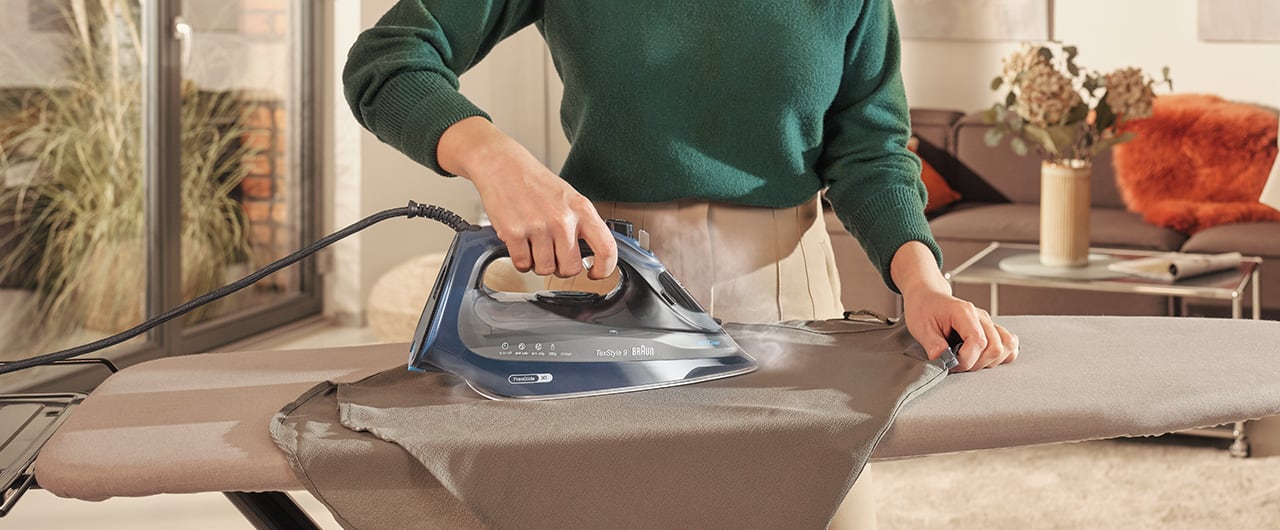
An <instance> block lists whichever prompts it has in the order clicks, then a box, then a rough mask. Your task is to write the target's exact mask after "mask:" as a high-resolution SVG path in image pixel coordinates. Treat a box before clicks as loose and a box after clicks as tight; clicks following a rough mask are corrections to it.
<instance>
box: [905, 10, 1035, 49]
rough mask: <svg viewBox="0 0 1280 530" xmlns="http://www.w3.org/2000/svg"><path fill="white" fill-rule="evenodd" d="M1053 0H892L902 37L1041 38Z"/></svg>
mask: <svg viewBox="0 0 1280 530" xmlns="http://www.w3.org/2000/svg"><path fill="white" fill-rule="evenodd" d="M1051 4H1052V0H893V7H894V11H895V12H896V13H897V15H898V29H899V31H900V32H901V34H902V38H903V39H921V40H968V41H1043V40H1049V39H1050V38H1051V37H1052V35H1051V33H1052V31H1051V25H1052V21H1051V18H1050V16H1051Z"/></svg>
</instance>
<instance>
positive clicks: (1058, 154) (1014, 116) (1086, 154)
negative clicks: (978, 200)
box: [983, 43, 1173, 165]
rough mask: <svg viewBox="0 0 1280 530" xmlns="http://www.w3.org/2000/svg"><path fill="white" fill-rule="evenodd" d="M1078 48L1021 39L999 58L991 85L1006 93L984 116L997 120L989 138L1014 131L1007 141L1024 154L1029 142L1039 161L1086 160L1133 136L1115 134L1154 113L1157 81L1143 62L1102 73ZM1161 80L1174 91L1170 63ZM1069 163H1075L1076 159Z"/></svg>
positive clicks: (999, 138) (991, 121) (997, 140)
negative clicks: (1079, 59)
mask: <svg viewBox="0 0 1280 530" xmlns="http://www.w3.org/2000/svg"><path fill="white" fill-rule="evenodd" d="M1076 54H1077V49H1076V47H1075V46H1066V45H1061V44H1057V43H1044V44H1032V43H1023V44H1022V46H1021V47H1020V48H1019V49H1018V50H1017V51H1015V52H1014V53H1013V54H1012V55H1010V56H1008V57H1006V58H1005V59H1004V60H1003V64H1002V66H1003V68H1002V72H1001V74H1000V75H999V76H997V77H996V78H995V79H993V80H992V81H991V89H992V90H995V91H1003V93H1004V98H1003V99H1002V100H1001V101H999V102H997V103H996V104H995V105H993V106H992V107H991V108H990V109H988V110H987V111H986V112H985V113H984V115H983V118H984V119H985V121H986V122H987V123H988V124H991V125H995V127H993V128H992V129H991V130H990V131H988V132H987V135H986V138H985V139H986V142H987V145H990V146H993V147H994V146H996V145H998V144H999V143H1000V142H1001V141H1002V140H1003V139H1004V137H1005V136H1012V139H1011V140H1010V147H1012V148H1013V150H1014V151H1015V152H1017V153H1018V154H1019V155H1026V154H1027V153H1028V152H1029V151H1030V148H1029V146H1028V144H1031V145H1034V146H1035V148H1036V150H1037V151H1038V153H1039V155H1040V157H1041V158H1042V159H1044V160H1050V161H1056V162H1065V161H1078V162H1076V164H1082V163H1084V164H1087V163H1089V162H1090V161H1091V160H1092V159H1093V157H1094V156H1096V155H1097V154H1098V153H1100V152H1102V151H1103V150H1105V149H1107V148H1109V147H1111V146H1113V145H1116V144H1118V143H1122V142H1125V141H1127V140H1129V139H1130V138H1132V135H1131V134H1128V133H1119V132H1118V131H1117V128H1118V126H1119V125H1120V124H1121V123H1123V122H1124V121H1127V120H1134V119H1140V118H1145V117H1147V116H1150V115H1151V105H1152V100H1153V99H1155V91H1154V89H1153V87H1154V86H1155V84H1156V83H1157V81H1156V80H1154V79H1152V78H1150V77H1148V76H1147V75H1146V74H1144V73H1143V71H1142V70H1141V69H1140V68H1133V67H1129V68H1120V69H1117V70H1115V71H1112V72H1110V73H1107V74H1103V73H1100V72H1096V71H1090V70H1086V69H1083V68H1081V67H1080V66H1078V65H1077V64H1076V62H1075V58H1076ZM1162 73H1163V79H1162V80H1161V81H1159V83H1162V84H1167V85H1168V87H1169V88H1170V89H1171V90H1172V88H1173V81H1172V80H1171V79H1170V78H1169V68H1168V67H1165V68H1164V69H1163V71H1162ZM1073 165H1074V164H1073Z"/></svg>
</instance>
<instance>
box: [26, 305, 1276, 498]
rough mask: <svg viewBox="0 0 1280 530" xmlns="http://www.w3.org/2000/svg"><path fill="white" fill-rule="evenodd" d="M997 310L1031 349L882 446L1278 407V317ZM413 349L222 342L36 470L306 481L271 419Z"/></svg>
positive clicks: (893, 432)
mask: <svg viewBox="0 0 1280 530" xmlns="http://www.w3.org/2000/svg"><path fill="white" fill-rule="evenodd" d="M997 321H998V322H1000V323H1001V324H1003V325H1005V326H1007V327H1008V328H1009V329H1012V330H1015V331H1016V332H1017V333H1019V335H1020V337H1021V338H1022V351H1023V354H1022V356H1021V357H1020V358H1019V359H1018V361H1017V362H1016V363H1013V364H1011V365H1008V366H1004V367H1000V368H999V369H994V370H986V371H983V372H979V373H971V374H954V375H950V376H948V377H947V378H946V379H945V380H943V381H942V382H941V383H939V384H938V385H937V386H936V387H934V388H933V389H932V390H930V391H929V392H927V393H925V394H924V395H923V396H921V397H919V398H917V399H915V400H914V401H913V402H911V403H910V404H908V405H907V406H906V407H905V408H904V409H903V410H902V411H901V412H900V414H899V415H898V417H897V419H896V421H895V423H894V424H893V427H892V428H891V429H890V431H889V432H888V434H887V435H886V436H885V437H884V438H883V439H882V441H881V443H880V444H879V446H878V447H877V449H876V452H875V457H877V458H895V457H905V456H914V455H926V454H935V453H946V452H955V451H969V450H976V449H987V448H996V447H1011V446H1018V445H1029V444H1042V443H1055V442H1070V441H1081V440H1089V439H1100V438H1114V437H1122V436H1145V435H1158V434H1163V433H1167V432H1173V431H1179V430H1184V429H1189V428H1194V427H1204V426H1211V425H1219V424H1224V423H1229V422H1232V421H1237V420H1246V419H1255V418H1260V417H1264V416H1269V415H1274V414H1280V355H1278V354H1280V347H1278V346H1277V345H1278V344H1280V322H1271V321H1232V320H1221V319H1192V318H1182V319H1173V318H1148V317H1001V318H998V319H997ZM407 351H408V347H407V345H405V344H387V345H376V346H361V347H348V348H330V349H318V350H297V351H280V352H249V353H220V354H203V355H193V356H185V357H174V358H167V359H161V360H157V361H151V362H148V363H144V364H140V365H136V366H133V367H130V368H128V369H125V370H122V371H121V372H120V373H118V374H116V375H113V376H112V377H111V378H109V379H108V380H107V381H106V382H104V383H103V384H102V385H101V386H100V387H99V388H98V389H97V390H95V391H94V392H93V393H92V394H91V395H90V396H89V397H88V398H87V399H85V401H84V402H83V404H82V405H80V407H79V408H78V409H77V410H75V411H74V413H73V414H71V416H70V418H69V419H68V420H67V421H66V422H65V423H64V424H63V426H62V427H61V428H60V429H59V430H58V431H57V433H56V434H55V435H54V436H53V437H52V438H51V439H50V441H49V442H48V443H47V444H46V446H45V447H44V448H43V450H42V451H41V454H40V455H39V457H38V459H37V461H36V467H35V469H36V478H37V480H38V482H39V484H40V485H41V487H43V488H45V489H47V490H49V491H50V492H52V493H54V494H56V495H59V496H63V497H71V498H77V499H84V500H101V499H106V498H109V497H114V496H147V495H156V494H162V493H194V492H208V491H222V492H272V491H287V490H300V489H302V485H301V484H300V482H299V481H298V480H297V478H296V477H295V476H294V474H293V472H292V471H291V469H290V467H289V465H288V463H287V462H286V460H285V458H284V456H283V454H282V453H281V452H280V450H279V449H277V447H276V446H275V445H274V443H273V442H272V440H271V438H270V436H269V435H268V430H267V429H268V423H269V420H270V418H271V417H272V416H273V415H274V414H275V413H276V412H277V411H278V410H279V409H280V408H281V406H283V405H284V404H286V403H289V402H290V401H292V400H294V399H296V398H297V397H298V396H299V395H300V394H301V393H302V392H304V391H306V390H307V389H308V388H310V387H312V386H313V385H315V384H316V383H318V382H321V381H324V380H337V381H354V380H358V379H360V378H363V377H365V376H368V375H371V374H373V373H376V372H379V371H382V370H384V369H387V368H391V367H395V366H398V365H403V364H404V363H405V360H406V352H407ZM1227 383H1229V384H1227ZM570 435H571V434H570ZM730 435H731V433H730ZM516 443H518V442H516Z"/></svg>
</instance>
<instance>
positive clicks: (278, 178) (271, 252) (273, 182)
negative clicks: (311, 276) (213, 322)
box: [240, 94, 298, 290]
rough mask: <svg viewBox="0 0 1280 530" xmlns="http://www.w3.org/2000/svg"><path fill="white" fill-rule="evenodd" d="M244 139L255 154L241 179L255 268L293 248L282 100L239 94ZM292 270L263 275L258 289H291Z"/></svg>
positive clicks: (295, 228) (294, 236)
mask: <svg viewBox="0 0 1280 530" xmlns="http://www.w3.org/2000/svg"><path fill="white" fill-rule="evenodd" d="M242 101H243V106H242V107H241V118H242V120H243V121H242V122H241V123H242V124H243V126H244V127H245V128H246V129H247V131H246V132H245V133H244V134H243V136H242V139H243V141H244V143H245V145H246V146H248V147H250V148H252V150H253V154H251V155H249V156H247V157H245V159H244V160H243V164H244V166H245V167H246V169H247V170H248V172H247V174H246V175H245V177H244V180H243V181H241V183H240V200H241V207H242V209H243V211H244V213H245V216H246V217H248V219H249V230H250V238H249V240H250V242H251V243H252V246H253V263H252V264H251V265H252V267H253V268H254V269H257V268H258V267H262V266H263V265H266V264H267V263H270V262H272V261H275V260H277V259H280V258H282V257H284V256H285V255H287V254H289V253H290V252H292V251H294V250H297V247H298V241H297V239H298V238H297V233H298V226H297V223H295V222H294V220H293V216H292V212H291V211H290V204H289V203H290V202H291V199H293V196H294V194H292V193H290V192H291V185H290V178H289V174H288V164H287V160H288V159H287V158H286V145H287V142H286V137H285V134H286V132H287V131H286V124H287V123H288V120H287V119H286V118H287V116H286V115H285V109H284V106H283V103H282V102H281V101H280V100H279V99H278V98H275V97H273V96H266V95H261V94H245V95H243V96H242ZM295 277H296V272H294V269H293V268H286V269H284V270H282V271H280V272H278V273H276V274H273V275H272V276H270V277H268V278H266V279H264V280H263V281H262V283H260V284H259V285H260V286H262V287H259V288H260V289H261V288H274V289H281V290H286V289H289V288H290V287H295V286H296V285H297V284H296V283H294V282H295Z"/></svg>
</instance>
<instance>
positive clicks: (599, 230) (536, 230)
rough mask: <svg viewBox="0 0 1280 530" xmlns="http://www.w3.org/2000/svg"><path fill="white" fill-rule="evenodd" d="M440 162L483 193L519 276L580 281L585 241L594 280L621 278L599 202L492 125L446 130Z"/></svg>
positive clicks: (474, 122)
mask: <svg viewBox="0 0 1280 530" xmlns="http://www.w3.org/2000/svg"><path fill="white" fill-rule="evenodd" d="M436 159H437V160H438V161H439V162H440V167H441V168H443V169H444V170H445V171H448V172H450V173H453V174H455V175H458V176H460V177H464V178H466V179H468V180H470V181H471V182H472V184H474V185H475V187H476V190H477V191H479V192H480V201H481V202H482V203H483V205H484V211H485V212H486V213H488V214H489V221H490V222H492V223H493V228H494V230H495V231H496V232H497V234H498V238H499V239H501V240H502V241H503V242H504V243H506V244H507V251H508V252H509V253H510V255H511V263H512V265H514V266H515V268H516V270H519V271H520V272H528V271H530V270H532V271H533V272H534V273H536V274H539V275H542V276H547V275H551V274H555V275H556V276H559V277H562V278H567V277H570V276H575V275H577V274H579V273H581V272H582V268H583V267H582V251H581V249H579V248H578V240H579V239H581V240H584V241H586V242H587V244H588V245H590V246H591V249H592V251H593V252H594V253H595V258H594V261H593V265H592V266H591V268H590V270H589V271H588V272H587V276H588V277H589V278H591V279H594V280H599V279H604V278H606V277H608V276H609V275H610V274H612V273H613V269H614V267H615V266H616V265H617V262H618V248H617V244H616V243H615V242H614V239H613V234H612V233H611V232H610V231H609V228H608V227H607V226H605V224H604V220H602V219H601V218H600V214H599V213H598V212H596V209H595V206H594V205H592V204H591V201H590V200H588V199H587V198H586V197H583V196H582V195H581V194H580V193H578V191H577V190H575V189H573V186H570V185H569V183H568V182H565V181H564V179H561V178H560V177H559V176H558V175H556V174H555V173H552V172H551V170H549V169H547V167H546V166H545V165H543V164H542V163H541V162H539V161H538V159H537V158H535V157H534V156H533V154H531V153H529V151H528V150H527V149H525V148H524V146H522V145H520V144H519V143H518V142H516V141H515V140H513V139H512V138H511V137H509V136H507V135H506V134H504V133H503V132H502V131H500V130H498V128H497V127H495V126H494V125H493V124H492V123H490V122H489V120H486V119H484V118H482V117H472V118H467V119H465V120H462V121H459V122H458V123H455V124H453V126H451V127H449V128H448V129H446V130H445V132H444V134H443V135H441V137H440V143H439V145H438V146H437V147H436Z"/></svg>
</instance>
